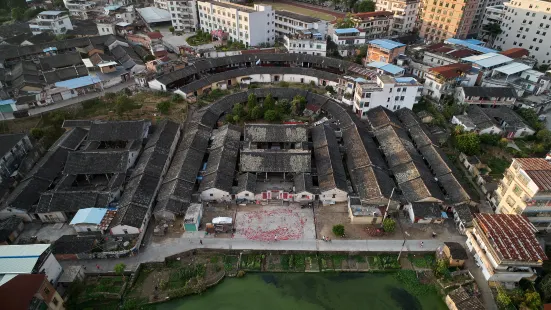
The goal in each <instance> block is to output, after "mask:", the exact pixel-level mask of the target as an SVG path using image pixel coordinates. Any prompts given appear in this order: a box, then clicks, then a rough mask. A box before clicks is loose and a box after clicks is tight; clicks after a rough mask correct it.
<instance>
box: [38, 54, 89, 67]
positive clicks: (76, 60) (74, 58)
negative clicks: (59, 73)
mask: <svg viewBox="0 0 551 310" xmlns="http://www.w3.org/2000/svg"><path fill="white" fill-rule="evenodd" d="M39 59H40V66H41V68H42V70H43V71H49V70H52V69H55V68H63V67H69V66H73V65H77V64H82V58H81V57H80V53H78V52H75V53H64V54H58V55H53V56H46V57H41V58H39Z"/></svg>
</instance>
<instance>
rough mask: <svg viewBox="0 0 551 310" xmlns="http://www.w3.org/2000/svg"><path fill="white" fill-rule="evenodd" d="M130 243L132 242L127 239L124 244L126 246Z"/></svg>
mask: <svg viewBox="0 0 551 310" xmlns="http://www.w3.org/2000/svg"><path fill="white" fill-rule="evenodd" d="M129 244H130V242H128V241H125V242H124V243H123V244H122V245H123V246H125V247H127V246H128V245H129Z"/></svg>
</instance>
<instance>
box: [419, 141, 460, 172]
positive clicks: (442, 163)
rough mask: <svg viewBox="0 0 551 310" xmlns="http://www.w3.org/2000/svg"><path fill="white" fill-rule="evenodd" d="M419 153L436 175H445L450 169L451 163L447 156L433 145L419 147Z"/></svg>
mask: <svg viewBox="0 0 551 310" xmlns="http://www.w3.org/2000/svg"><path fill="white" fill-rule="evenodd" d="M419 151H420V152H421V155H422V156H423V158H424V159H425V160H426V161H427V163H428V166H429V167H430V169H431V170H432V172H433V174H434V175H435V176H436V177H440V176H442V175H446V174H448V173H450V172H451V171H452V168H451V167H452V165H453V164H452V163H450V162H449V160H448V158H447V156H446V155H445V154H444V153H443V152H442V151H441V150H440V149H439V148H437V147H435V146H434V145H427V146H424V147H421V148H419Z"/></svg>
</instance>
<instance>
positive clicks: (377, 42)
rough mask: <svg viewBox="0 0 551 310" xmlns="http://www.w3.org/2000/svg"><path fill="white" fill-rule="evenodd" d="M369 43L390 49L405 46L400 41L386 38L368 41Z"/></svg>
mask: <svg viewBox="0 0 551 310" xmlns="http://www.w3.org/2000/svg"><path fill="white" fill-rule="evenodd" d="M369 44H373V45H377V46H380V47H382V48H384V49H387V50H391V49H395V48H398V47H402V46H406V45H405V44H402V43H400V42H396V41H392V40H388V39H375V40H371V41H369Z"/></svg>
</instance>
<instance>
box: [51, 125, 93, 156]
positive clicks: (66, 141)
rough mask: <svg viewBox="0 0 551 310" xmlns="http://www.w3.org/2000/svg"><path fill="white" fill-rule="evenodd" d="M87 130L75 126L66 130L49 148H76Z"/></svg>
mask: <svg viewBox="0 0 551 310" xmlns="http://www.w3.org/2000/svg"><path fill="white" fill-rule="evenodd" d="M87 134H88V130H86V129H83V128H80V127H76V128H72V129H70V130H68V131H66V132H65V133H64V134H63V135H62V136H61V137H60V138H59V139H57V141H56V142H55V143H54V144H53V145H52V147H51V148H50V149H55V148H56V147H62V148H65V149H68V150H71V151H74V150H76V149H77V148H78V147H79V146H80V144H81V143H82V141H84V138H86V135H87Z"/></svg>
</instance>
